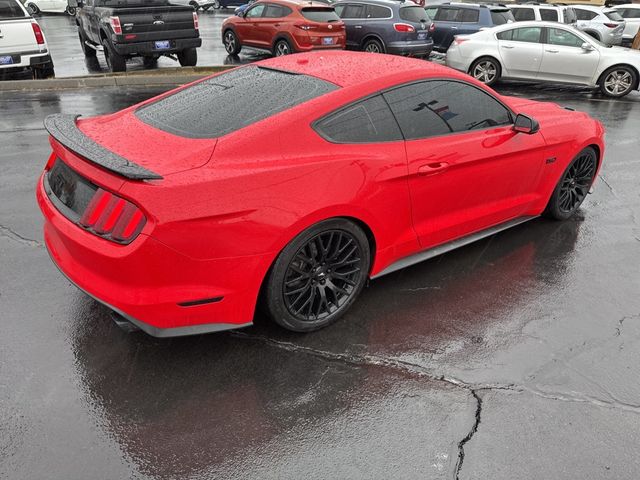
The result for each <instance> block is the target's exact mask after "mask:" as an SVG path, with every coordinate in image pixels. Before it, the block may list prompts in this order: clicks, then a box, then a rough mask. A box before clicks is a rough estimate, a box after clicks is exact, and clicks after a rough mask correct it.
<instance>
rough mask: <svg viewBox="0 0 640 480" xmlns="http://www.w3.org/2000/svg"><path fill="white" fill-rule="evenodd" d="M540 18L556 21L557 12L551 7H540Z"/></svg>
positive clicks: (546, 20)
mask: <svg viewBox="0 0 640 480" xmlns="http://www.w3.org/2000/svg"><path fill="white" fill-rule="evenodd" d="M540 19H541V20H543V21H545V22H557V21H558V12H557V11H556V10H553V9H551V8H541V9H540Z"/></svg>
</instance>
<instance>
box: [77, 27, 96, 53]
mask: <svg viewBox="0 0 640 480" xmlns="http://www.w3.org/2000/svg"><path fill="white" fill-rule="evenodd" d="M78 38H79V39H80V47H81V48H82V53H84V56H85V57H87V58H94V57H95V56H96V50H95V49H94V48H91V47H90V46H88V45H87V44H86V43H85V42H86V41H87V37H86V36H85V35H84V33H82V30H78Z"/></svg>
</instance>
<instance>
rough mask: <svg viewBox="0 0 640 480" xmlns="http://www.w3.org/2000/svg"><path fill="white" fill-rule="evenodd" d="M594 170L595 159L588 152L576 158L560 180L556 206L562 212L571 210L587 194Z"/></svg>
mask: <svg viewBox="0 0 640 480" xmlns="http://www.w3.org/2000/svg"><path fill="white" fill-rule="evenodd" d="M595 171H596V159H595V157H594V156H593V155H592V154H590V153H587V154H584V155H581V156H579V157H578V158H576V159H575V160H574V161H573V163H572V164H571V166H570V167H569V168H568V169H567V172H566V173H565V175H564V177H563V178H562V180H561V182H560V192H559V195H558V206H559V207H560V209H561V210H562V211H564V212H573V211H574V210H575V209H577V208H578V207H579V206H580V204H581V203H582V201H583V200H584V199H585V197H586V196H587V192H588V191H589V187H590V186H591V183H592V182H593V176H594V175H595Z"/></svg>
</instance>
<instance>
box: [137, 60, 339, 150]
mask: <svg viewBox="0 0 640 480" xmlns="http://www.w3.org/2000/svg"><path fill="white" fill-rule="evenodd" d="M337 88H339V87H338V86H337V85H334V84H333V83H329V82H326V81H324V80H321V79H319V78H316V77H311V76H309V75H298V74H296V73H291V72H285V71H282V70H274V69H271V68H265V67H256V66H247V67H240V68H235V69H233V70H231V71H229V72H225V73H222V74H220V75H217V76H215V77H211V78H208V79H206V80H203V81H201V82H198V83H196V84H194V85H192V86H190V87H187V88H184V89H182V90H179V91H177V92H176V93H174V94H172V95H169V96H167V97H164V98H160V99H159V100H156V101H154V102H151V103H149V104H147V105H143V106H142V107H140V108H138V110H137V111H136V116H137V117H138V118H139V119H140V120H142V121H143V122H144V123H146V124H147V125H151V126H152V127H155V128H158V129H160V130H164V131H165V132H169V133H173V134H174V135H180V136H182V137H187V138H216V137H221V136H223V135H226V134H228V133H231V132H234V131H236V130H240V129H241V128H244V127H246V126H248V125H251V124H252V123H255V122H259V121H260V120H264V119H265V118H268V117H270V116H272V115H275V114H277V113H280V112H283V111H285V110H287V109H289V108H292V107H295V106H296V105H299V104H301V103H303V102H306V101H308V100H311V99H313V98H316V97H319V96H321V95H324V94H325V93H328V92H331V91H333V90H336V89H337Z"/></svg>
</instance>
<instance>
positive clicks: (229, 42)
mask: <svg viewBox="0 0 640 480" xmlns="http://www.w3.org/2000/svg"><path fill="white" fill-rule="evenodd" d="M222 43H223V44H224V49H225V50H226V51H227V53H228V54H229V55H237V54H239V53H240V50H242V44H241V43H240V39H239V38H238V36H237V35H236V33H235V32H234V31H233V30H225V32H224V34H223V35H222Z"/></svg>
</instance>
